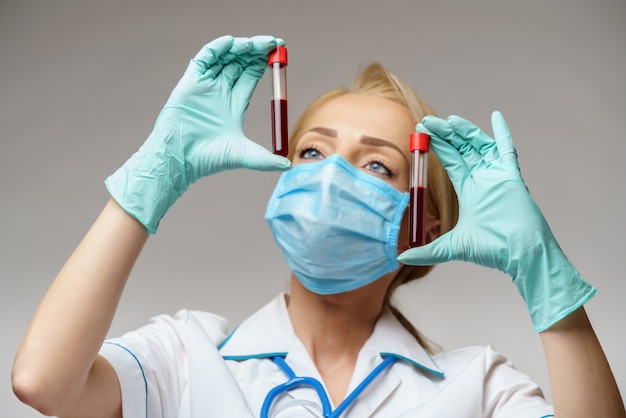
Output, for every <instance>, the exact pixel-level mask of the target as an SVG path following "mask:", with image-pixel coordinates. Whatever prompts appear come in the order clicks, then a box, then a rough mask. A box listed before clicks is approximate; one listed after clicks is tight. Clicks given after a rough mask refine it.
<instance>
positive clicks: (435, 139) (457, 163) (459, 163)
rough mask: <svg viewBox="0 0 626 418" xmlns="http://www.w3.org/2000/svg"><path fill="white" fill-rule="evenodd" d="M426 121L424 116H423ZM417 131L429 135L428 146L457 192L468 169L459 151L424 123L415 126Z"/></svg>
mask: <svg viewBox="0 0 626 418" xmlns="http://www.w3.org/2000/svg"><path fill="white" fill-rule="evenodd" d="M424 121H426V118H424ZM415 130H416V131H417V132H425V133H427V134H429V135H430V148H431V149H432V150H433V152H434V153H435V154H437V157H438V158H439V162H441V165H442V166H443V168H445V170H446V172H447V173H448V176H449V177H450V181H451V182H452V185H453V186H454V189H455V190H456V191H457V193H458V192H459V189H460V187H461V185H462V184H463V180H464V179H465V178H466V177H467V176H468V174H469V169H468V167H467V165H466V164H465V160H464V159H463V157H462V156H461V154H460V153H459V151H458V150H457V149H456V148H455V147H453V146H452V145H451V144H450V143H448V142H447V141H446V140H444V139H441V138H440V137H439V136H438V135H437V134H436V133H435V132H432V131H431V130H430V129H428V127H426V126H425V125H424V123H423V122H422V123H420V124H417V126H415Z"/></svg>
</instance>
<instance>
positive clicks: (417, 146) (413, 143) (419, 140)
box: [409, 132, 430, 152]
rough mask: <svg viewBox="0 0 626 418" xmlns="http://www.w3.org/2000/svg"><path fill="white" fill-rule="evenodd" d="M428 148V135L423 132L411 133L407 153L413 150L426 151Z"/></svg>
mask: <svg viewBox="0 0 626 418" xmlns="http://www.w3.org/2000/svg"><path fill="white" fill-rule="evenodd" d="M429 147H430V135H428V134H425V133H424V132H413V133H412V134H411V140H410V142H409V151H410V152H413V151H415V150H419V151H428V149H429Z"/></svg>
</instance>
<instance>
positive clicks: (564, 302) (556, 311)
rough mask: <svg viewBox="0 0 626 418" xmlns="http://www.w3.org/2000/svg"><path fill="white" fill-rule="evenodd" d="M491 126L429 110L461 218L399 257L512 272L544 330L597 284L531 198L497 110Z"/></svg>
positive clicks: (423, 127)
mask: <svg viewBox="0 0 626 418" xmlns="http://www.w3.org/2000/svg"><path fill="white" fill-rule="evenodd" d="M492 126H493V131H494V138H493V139H492V138H491V137H489V136H488V135H487V134H485V133H484V132H483V131H482V130H480V128H478V127H477V126H476V125H474V124H472V123H471V122H469V121H467V120H464V119H462V118H459V117H457V116H451V117H449V118H448V119H447V120H443V119H439V118H437V117H434V116H428V117H426V118H424V120H423V121H422V123H421V124H418V125H417V127H416V130H417V131H421V132H426V133H428V134H429V135H430V136H431V148H432V149H433V151H434V152H435V153H436V154H437V157H438V158H439V160H440V161H441V163H442V165H443V166H444V168H445V169H446V171H447V172H448V175H449V176H450V180H451V182H452V184H453V186H454V189H455V191H456V193H457V197H458V201H459V219H458V222H457V225H456V226H455V227H454V228H453V229H452V230H451V231H449V232H447V233H446V234H444V235H442V236H441V237H439V238H437V239H436V240H435V241H433V242H431V243H430V244H427V245H425V246H423V247H417V248H413V249H410V250H407V251H405V252H403V253H402V254H401V255H400V256H399V257H398V260H399V261H400V262H402V263H404V264H409V265H432V264H437V263H442V262H446V261H451V260H462V261H469V262H473V263H476V264H479V265H481V266H485V267H490V268H496V269H498V270H500V271H502V272H504V273H506V274H508V275H510V276H511V277H512V278H513V283H514V284H515V285H516V287H517V289H518V291H519V293H520V294H521V295H522V297H523V299H524V301H525V302H526V305H527V307H528V311H529V313H530V317H531V320H532V323H533V326H534V329H535V330H536V331H539V332H540V331H544V330H546V329H548V328H549V327H551V326H552V325H554V324H555V323H556V322H558V321H559V320H561V319H562V318H563V317H565V316H567V315H568V314H570V313H571V312H573V311H574V310H576V309H578V308H579V307H580V306H582V305H583V304H584V303H586V302H587V301H588V300H589V299H591V297H593V295H594V293H595V288H593V287H592V286H591V285H590V284H589V283H587V282H586V281H585V280H584V279H583V278H582V277H581V276H580V274H579V273H578V272H577V271H576V269H575V268H574V267H573V265H572V264H571V262H570V261H569V260H568V259H567V257H566V256H565V254H564V253H563V252H562V250H561V248H560V247H559V245H558V243H557V241H556V239H555V238H554V236H553V235H552V232H551V231H550V228H549V226H548V224H547V222H546V221H545V218H544V216H543V214H542V213H541V211H540V210H539V208H538V206H537V204H536V203H535V201H534V200H533V199H532V197H531V196H530V193H529V192H528V189H527V188H526V185H525V184H524V181H523V179H522V177H521V174H520V169H519V166H518V163H517V153H516V151H515V148H514V146H513V141H512V139H511V135H510V133H509V130H508V127H507V125H506V122H505V121H504V118H503V117H502V115H501V114H500V113H499V112H494V114H493V116H492Z"/></svg>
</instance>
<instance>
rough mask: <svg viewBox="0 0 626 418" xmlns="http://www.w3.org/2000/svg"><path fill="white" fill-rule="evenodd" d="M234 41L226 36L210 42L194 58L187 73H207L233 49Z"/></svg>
mask: <svg viewBox="0 0 626 418" xmlns="http://www.w3.org/2000/svg"><path fill="white" fill-rule="evenodd" d="M234 41H235V38H233V37H232V36H230V35H226V36H222V37H220V38H217V39H215V40H213V41H211V42H209V43H208V44H206V45H205V46H204V47H202V49H201V50H200V51H198V53H197V54H196V56H195V57H193V59H192V60H191V62H190V63H189V66H188V67H187V71H186V72H194V73H196V74H204V73H206V72H207V71H208V70H209V68H211V66H212V65H214V64H216V63H217V62H218V61H219V59H220V57H222V56H223V55H224V54H225V53H226V52H227V51H228V50H229V49H230V48H231V46H232V45H233V43H234Z"/></svg>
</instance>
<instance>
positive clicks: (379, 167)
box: [365, 160, 394, 177]
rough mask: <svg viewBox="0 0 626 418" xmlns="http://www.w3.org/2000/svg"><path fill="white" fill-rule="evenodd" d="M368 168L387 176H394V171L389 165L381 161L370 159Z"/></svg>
mask: <svg viewBox="0 0 626 418" xmlns="http://www.w3.org/2000/svg"><path fill="white" fill-rule="evenodd" d="M365 168H366V169H367V170H370V171H373V172H374V173H376V174H378V175H381V176H385V177H393V175H394V173H393V171H391V170H390V169H389V168H387V166H386V165H385V164H383V163H381V162H380V161H376V160H374V161H370V162H369V163H367V165H366V166H365Z"/></svg>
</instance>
